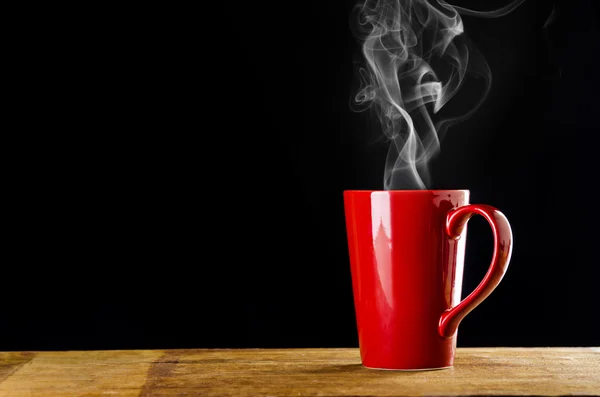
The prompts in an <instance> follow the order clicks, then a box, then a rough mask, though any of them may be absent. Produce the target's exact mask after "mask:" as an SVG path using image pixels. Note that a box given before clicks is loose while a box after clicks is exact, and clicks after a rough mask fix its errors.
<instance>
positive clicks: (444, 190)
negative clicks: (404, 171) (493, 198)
mask: <svg viewBox="0 0 600 397" xmlns="http://www.w3.org/2000/svg"><path fill="white" fill-rule="evenodd" d="M439 192H466V193H470V190H469V189H421V190H383V189H381V190H360V189H359V190H353V189H350V190H344V193H394V194H398V193H439Z"/></svg>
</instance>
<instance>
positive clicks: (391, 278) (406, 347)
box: [344, 190, 513, 370]
mask: <svg viewBox="0 0 600 397" xmlns="http://www.w3.org/2000/svg"><path fill="white" fill-rule="evenodd" d="M344 208H345V214H346V230H347V237H348V248H349V253H350V265H351V273H352V288H353V294H354V306H355V311H356V321H357V326H358V339H359V346H360V355H361V360H362V364H363V365H364V366H365V367H368V368H374V369H393V370H425V369H441V368H449V367H452V366H453V365H454V355H455V351H456V332H457V328H458V324H459V323H460V321H461V320H462V319H463V318H464V317H465V316H466V315H467V314H468V313H469V312H470V311H471V310H473V309H474V308H475V307H476V306H477V305H479V304H480V303H481V302H482V301H483V300H484V299H485V298H486V297H487V296H488V295H489V294H490V293H491V292H492V291H493V290H494V289H495V288H496V286H497V285H498V283H500V280H501V279H502V277H503V276H504V274H505V272H506V270H507V267H508V263H509V261H510V256H511V252H512V245H513V238H512V231H511V228H510V224H509V223H508V220H507V219H506V217H505V216H504V215H503V214H502V213H501V212H500V211H498V210H497V209H496V208H494V207H492V206H489V205H480V204H472V205H469V191H468V190H390V191H371V190H361V191H358V190H349V191H344ZM475 214H478V215H481V216H483V217H484V218H485V219H486V220H487V221H488V222H489V224H490V226H491V228H492V232H493V236H494V252H493V256H492V263H491V265H490V267H489V270H488V272H487V274H486V275H485V277H484V279H483V281H481V283H480V284H479V286H478V287H477V288H476V289H475V290H474V291H473V292H472V293H471V294H470V295H469V296H467V297H466V298H465V299H464V300H463V301H461V300H460V298H461V291H462V276H463V264H464V256H465V244H466V241H465V240H466V233H467V231H466V229H467V228H466V226H467V221H468V220H469V218H471V216H473V215H475Z"/></svg>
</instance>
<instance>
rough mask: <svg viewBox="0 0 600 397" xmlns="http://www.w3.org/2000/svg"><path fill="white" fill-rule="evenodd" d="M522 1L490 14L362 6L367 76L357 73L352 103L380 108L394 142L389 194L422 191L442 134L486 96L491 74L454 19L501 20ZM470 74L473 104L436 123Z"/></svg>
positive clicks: (406, 3) (405, 2)
mask: <svg viewBox="0 0 600 397" xmlns="http://www.w3.org/2000/svg"><path fill="white" fill-rule="evenodd" d="M523 1H524V0H515V1H513V2H512V3H511V4H509V5H507V6H505V7H502V8H500V9H498V10H495V11H473V10H469V9H466V8H462V7H456V6H452V5H450V4H448V3H446V2H445V1H444V0H431V1H429V0H365V2H364V4H362V5H361V6H359V8H358V12H359V22H360V28H361V30H362V31H363V32H365V36H364V42H363V46H362V52H363V55H364V57H365V59H366V61H367V66H368V68H367V69H362V70H361V74H362V77H363V78H364V80H365V84H364V86H363V87H362V88H361V90H360V91H359V92H358V94H357V95H356V97H355V101H356V102H357V103H359V104H369V105H370V104H376V105H377V107H376V111H377V115H378V118H379V121H380V122H381V126H382V129H383V133H384V134H385V136H386V137H387V138H388V139H389V140H390V141H391V144H390V147H389V150H388V154H387V158H386V165H385V172H384V188H385V189H386V190H390V189H426V188H427V186H428V185H429V184H430V181H429V179H430V177H429V170H428V165H429V161H430V160H431V158H432V157H433V156H434V155H436V154H437V153H438V151H439V150H440V140H441V139H442V138H443V135H444V133H445V132H446V130H447V129H448V127H450V126H451V125H452V124H454V123H457V122H459V121H462V120H465V119H467V118H468V117H470V116H471V115H472V114H473V113H474V112H476V111H477V109H478V108H479V107H480V105H481V103H482V102H483V101H484V99H485V98H486V96H487V94H488V92H489V90H490V88H491V72H490V70H489V67H488V65H487V63H486V62H485V60H484V59H483V57H481V56H480V55H478V54H477V53H476V52H475V51H473V48H472V46H469V44H468V41H467V38H466V36H465V35H464V34H463V32H464V26H463V22H462V19H461V17H460V15H459V14H464V15H472V16H479V17H485V18H492V17H500V16H503V15H506V14H508V13H509V12H511V11H512V10H514V9H515V8H516V7H518V6H519V5H520V4H521V3H522V2H523ZM467 74H469V75H473V76H476V77H480V78H482V80H483V82H484V84H483V85H484V87H483V90H482V93H481V95H480V97H479V98H478V100H477V102H476V103H475V104H474V105H472V106H471V107H470V109H469V110H468V111H467V112H466V113H464V114H463V115H461V116H459V117H454V118H447V117H446V118H440V119H437V118H438V116H439V114H438V113H439V112H440V110H441V109H442V108H443V107H444V106H445V105H446V104H447V103H448V101H450V100H451V99H452V98H453V97H454V96H455V95H456V93H457V92H458V91H459V89H460V88H461V86H462V85H463V82H464V80H465V77H466V76H467ZM434 117H435V118H436V119H434Z"/></svg>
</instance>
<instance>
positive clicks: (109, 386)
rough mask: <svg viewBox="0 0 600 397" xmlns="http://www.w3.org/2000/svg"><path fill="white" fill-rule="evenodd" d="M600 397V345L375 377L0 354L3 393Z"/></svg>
mask: <svg viewBox="0 0 600 397" xmlns="http://www.w3.org/2000/svg"><path fill="white" fill-rule="evenodd" d="M430 395H431V396H456V395H479V396H481V395H540V396H541V395H543V396H554V395H600V348H527V349H521V348H463V349H458V351H457V356H456V362H455V366H454V368H452V369H446V370H440V371H425V372H396V371H377V370H370V369H366V368H363V367H362V366H361V365H360V357H359V353H358V349H285V350H281V349H268V350H258V349H256V350H255V349H245V350H166V351H162V350H161V351H159V350H131V351H85V352H79V351H72V352H7V353H0V396H10V397H21V396H28V397H29V396H32V397H33V396H56V397H63V396H86V397H92V396H127V397H133V396H136V397H138V396H144V397H148V396H202V397H210V396H430Z"/></svg>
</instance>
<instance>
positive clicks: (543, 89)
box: [0, 0, 600, 350]
mask: <svg viewBox="0 0 600 397" xmlns="http://www.w3.org/2000/svg"><path fill="white" fill-rule="evenodd" d="M457 4H459V5H464V6H470V7H472V8H479V9H481V7H483V6H484V5H482V4H480V3H479V2H475V1H473V2H464V1H463V2H460V3H457ZM503 4H504V2H500V1H492V2H486V4H485V7H488V9H489V8H493V7H500V6H502V5H503ZM353 5H354V3H351V2H346V3H341V2H332V1H325V2H319V3H317V4H307V3H302V2H279V3H275V2H273V3H272V4H271V3H245V4H242V5H234V4H230V3H227V4H223V6H222V7H223V8H221V9H219V10H210V11H209V10H202V11H198V10H193V11H192V10H184V9H180V10H162V9H156V10H149V9H143V10H142V9H136V10H103V13H104V14H103V15H106V16H108V17H107V18H99V20H94V21H91V20H88V19H87V18H88V16H89V14H86V15H88V16H86V17H81V18H80V19H79V20H78V22H76V23H77V25H78V27H76V28H69V29H64V32H63V33H62V35H61V37H62V39H61V40H56V41H50V42H51V43H54V44H53V45H55V47H52V50H51V51H49V52H48V53H47V56H41V57H40V62H39V63H37V64H36V66H34V67H33V68H34V69H33V72H32V73H31V78H34V77H35V78H36V79H37V83H36V84H33V85H32V87H30V88H31V94H27V95H26V97H27V100H28V101H29V102H27V103H26V105H24V106H27V107H28V108H27V109H31V111H27V112H25V113H24V116H23V117H24V118H23V122H24V123H25V124H26V125H31V126H34V127H33V128H31V129H32V130H35V131H28V132H23V133H22V134H21V136H23V137H24V141H25V142H24V146H23V149H22V153H23V154H22V156H21V157H20V159H19V160H18V161H17V160H16V161H15V162H14V163H12V165H11V167H9V170H8V174H9V175H8V176H9V177H10V176H14V177H15V180H16V181H17V182H18V183H17V184H16V185H15V186H16V187H14V188H7V189H5V194H6V195H7V196H9V198H13V199H14V200H12V202H13V204H11V206H9V207H8V208H6V211H7V212H8V213H9V215H12V216H14V218H15V222H14V223H8V224H7V225H5V232H6V233H7V235H8V238H7V239H6V240H5V248H6V251H5V252H6V253H7V254H6V256H5V257H4V261H3V265H2V268H3V275H2V288H1V289H0V299H1V300H2V302H3V309H2V326H1V327H0V350H44V349H121V348H181V347H198V348H200V347H332V346H357V343H358V341H357V335H356V325H355V319H354V311H353V310H354V308H353V301H352V289H351V282H350V268H349V263H348V254H347V245H346V236H345V224H344V217H343V202H342V191H343V190H345V189H381V188H382V176H383V168H384V159H385V153H386V149H387V144H386V143H385V142H382V141H378V139H377V138H378V134H379V130H378V129H377V124H376V123H374V122H373V120H372V119H371V118H370V117H371V116H370V115H369V113H368V112H363V113H357V112H354V111H352V110H351V105H350V103H351V99H352V97H353V96H354V95H355V94H356V90H357V89H358V86H359V83H358V80H357V76H356V70H357V67H358V64H357V63H356V62H360V51H359V43H358V42H357V41H356V39H355V37H353V35H352V32H351V30H350V24H351V22H352V20H351V11H352V7H353ZM553 7H556V19H555V20H554V22H553V23H552V24H551V25H550V26H549V28H548V30H547V31H545V30H544V29H543V25H544V23H545V22H546V20H547V19H548V17H549V15H550V13H551V11H552V8H553ZM599 9H600V7H599V5H598V2H595V1H592V0H588V1H583V0H581V1H554V2H552V1H537V2H536V1H531V0H528V1H526V2H525V3H524V4H523V5H522V6H520V7H519V8H518V9H517V10H515V11H514V12H513V13H512V14H509V15H507V16H505V17H502V18H499V19H477V18H473V17H468V16H465V17H464V18H463V21H464V24H465V34H467V35H469V37H470V38H471V40H472V41H473V42H474V44H475V45H476V47H477V48H478V49H479V51H480V52H481V53H482V54H483V55H484V57H485V58H486V59H487V61H488V63H489V65H490V68H491V71H492V74H493V85H492V90H491V92H490V96H489V98H488V100H487V101H486V102H485V104H484V105H483V107H482V108H481V109H480V110H479V111H478V112H477V113H476V114H475V115H474V116H473V117H472V118H471V119H469V120H468V121H466V122H463V123H461V124H458V125H456V126H454V127H452V128H451V129H450V130H449V131H448V134H447V135H446V137H445V139H444V141H443V142H442V150H441V153H440V155H439V156H438V157H437V158H436V159H435V161H434V162H433V163H432V177H433V184H432V186H431V187H432V188H464V189H470V190H471V202H474V203H487V204H491V205H494V206H496V207H498V208H500V209H501V210H502V211H503V212H504V213H505V214H506V216H507V217H508V218H509V220H510V221H511V224H512V227H513V232H514V236H515V245H514V251H513V259H512V262H511V266H510V269H509V271H508V273H507V275H506V277H505V278H504V280H503V282H502V283H501V285H500V286H499V287H498V289H497V290H496V291H495V292H494V293H493V294H492V295H491V296H490V297H489V298H488V299H487V300H486V301H485V302H484V303H483V304H481V305H480V306H479V307H478V308H477V309H476V310H475V311H473V312H472V313H471V314H470V315H469V316H467V318H466V319H465V320H464V321H463V322H462V324H461V327H460V333H459V339H458V343H459V345H460V346H591V345H599V344H600V328H599V326H598V325H597V317H598V308H599V307H600V296H599V295H598V283H599V276H600V270H599V269H600V261H599V260H598V241H599V240H598V224H599V222H600V219H599V215H598V208H597V207H598V206H597V196H596V193H595V191H596V188H597V186H596V184H597V182H598V177H597V171H598V166H597V158H598V153H599V152H598V145H597V144H596V142H597V141H598V138H597V136H598V133H599V132H600V129H599V128H598V124H597V117H598V113H599V111H600V107H599V104H600V101H599V100H598V98H597V94H596V93H597V92H598V90H599V89H600V84H599V83H600V77H599V76H598V74H599V72H600V57H599V55H598V54H599V50H600V48H599V45H598V43H599V35H598V29H599V22H598V21H599V18H598V16H599ZM116 15H121V17H119V18H117V17H116ZM86 25H89V26H86ZM28 92H29V91H28ZM25 130H27V129H25ZM468 241H469V244H468V248H467V257H466V270H465V281H464V284H463V289H464V291H463V295H466V294H467V293H468V292H469V291H471V290H472V289H473V288H475V286H476V285H477V284H478V282H479V281H480V280H481V278H482V277H483V275H484V273H485V271H486V270H487V263H488V261H489V259H490V257H491V244H492V242H491V232H490V231H489V228H488V226H487V224H486V223H485V221H483V220H482V219H480V218H473V219H472V220H471V222H470V224H469V237H468Z"/></svg>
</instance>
